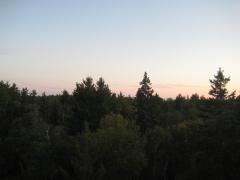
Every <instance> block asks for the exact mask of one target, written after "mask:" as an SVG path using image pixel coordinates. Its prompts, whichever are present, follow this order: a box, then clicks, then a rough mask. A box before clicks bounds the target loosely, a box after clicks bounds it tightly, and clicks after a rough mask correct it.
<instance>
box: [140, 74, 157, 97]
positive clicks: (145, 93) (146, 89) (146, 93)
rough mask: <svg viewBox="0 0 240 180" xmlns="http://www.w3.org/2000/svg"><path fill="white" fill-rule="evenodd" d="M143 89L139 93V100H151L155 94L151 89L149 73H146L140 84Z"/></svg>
mask: <svg viewBox="0 0 240 180" xmlns="http://www.w3.org/2000/svg"><path fill="white" fill-rule="evenodd" d="M139 84H140V85H141V87H140V88H139V89H138V91H137V98H139V97H145V98H149V97H151V96H152V94H153V89H152V87H151V85H152V84H151V81H150V79H149V77H148V75H147V72H144V76H143V80H142V81H141V82H140V83H139Z"/></svg>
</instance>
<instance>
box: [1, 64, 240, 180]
mask: <svg viewBox="0 0 240 180" xmlns="http://www.w3.org/2000/svg"><path fill="white" fill-rule="evenodd" d="M229 80H230V78H226V77H225V76H224V75H223V71H222V70H221V69H219V71H218V73H217V75H216V76H214V79H213V80H210V82H211V84H212V86H211V89H210V91H209V94H210V95H212V98H205V97H200V96H199V95H198V94H193V95H192V96H191V97H188V98H186V97H183V96H181V95H178V96H177V97H176V98H175V99H162V98H161V97H160V96H159V95H157V94H154V91H153V89H152V87H151V82H150V79H149V77H148V76H147V73H145V74H144V77H143V80H142V81H141V83H140V88H139V89H138V91H137V93H136V97H129V96H128V97H126V96H124V95H122V94H118V95H117V94H115V93H112V92H111V90H110V89H109V87H108V85H107V84H106V83H105V82H104V80H103V79H102V78H100V79H99V80H98V81H97V82H96V83H94V82H93V80H92V78H90V77H88V78H86V79H84V80H83V81H82V82H81V83H77V84H76V87H75V89H74V91H73V93H71V94H69V93H68V92H67V91H63V92H62V93H61V94H60V95H49V96H47V95H45V94H43V95H41V96H39V95H37V93H36V91H32V92H29V91H28V90H27V89H26V88H25V89H22V90H19V89H18V88H17V86H16V85H15V84H9V83H6V82H3V81H1V82H0V179H3V180H32V179H35V180H82V179H83V180H95V179H99V180H123V179H125V180H145V179H149V180H192V179H194V180H225V179H227V180H237V179H240V97H239V96H238V97H236V92H233V93H230V94H228V92H227V89H226V87H225V86H226V84H227V82H228V81H229Z"/></svg>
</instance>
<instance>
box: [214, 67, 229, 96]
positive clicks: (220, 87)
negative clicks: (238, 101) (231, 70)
mask: <svg viewBox="0 0 240 180" xmlns="http://www.w3.org/2000/svg"><path fill="white" fill-rule="evenodd" d="M223 72H224V71H223V70H222V69H221V68H219V70H218V72H217V75H214V79H210V80H209V81H210V83H211V90H210V91H209V95H211V96H213V97H214V98H215V99H218V100H224V99H226V98H227V94H228V91H227V89H226V85H227V83H228V82H229V81H230V77H225V76H224V74H223Z"/></svg>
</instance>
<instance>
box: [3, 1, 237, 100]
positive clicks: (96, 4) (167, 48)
mask: <svg viewBox="0 0 240 180" xmlns="http://www.w3.org/2000/svg"><path fill="white" fill-rule="evenodd" d="M219 67H222V69H224V72H225V75H226V76H231V82H230V83H229V85H228V88H229V90H234V89H237V90H238V91H237V92H238V93H239V90H240V1H239V0H84V1H83V0H1V1H0V80H4V81H9V82H10V83H13V82H15V83H16V84H17V85H18V86H19V87H28V88H29V89H36V90H37V91H38V92H39V93H41V92H43V91H46V92H47V93H48V94H52V93H54V94H55V93H61V91H62V90H63V89H67V90H68V91H70V92H71V91H72V89H73V88H74V87H75V83H76V82H81V81H82V79H83V78H85V77H87V76H91V77H93V79H94V80H97V79H98V78H99V77H100V76H101V77H103V78H104V79H105V81H106V82H107V83H108V84H109V86H110V88H111V89H112V90H113V91H114V92H116V93H119V92H120V91H121V92H123V93H124V94H126V95H128V94H130V95H135V93H136V91H137V88H138V87H139V82H140V81H141V79H142V77H143V73H144V71H147V72H148V74H149V76H150V79H151V81H152V85H153V88H154V90H155V92H157V93H158V94H159V95H160V96H161V97H164V98H167V97H175V96H176V95H177V94H179V93H181V94H183V95H191V94H192V93H195V92H197V93H199V94H200V95H202V94H203V95H207V93H208V90H209V85H210V84H209V79H210V78H212V77H213V75H214V74H216V71H217V70H218V68H219Z"/></svg>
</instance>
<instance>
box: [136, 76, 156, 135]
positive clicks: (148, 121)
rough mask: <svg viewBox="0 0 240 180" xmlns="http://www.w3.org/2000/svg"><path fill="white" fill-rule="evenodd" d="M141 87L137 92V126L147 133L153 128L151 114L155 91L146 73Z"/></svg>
mask: <svg viewBox="0 0 240 180" xmlns="http://www.w3.org/2000/svg"><path fill="white" fill-rule="evenodd" d="M140 85H141V87H140V88H139V89H138V91H137V96H136V102H137V124H138V125H139V126H140V128H141V132H142V133H145V132H146V130H147V129H148V128H151V127H152V126H153V123H152V114H151V101H150V99H151V97H152V96H153V89H152V87H151V81H150V79H149V77H148V75H147V73H146V72H145V73H144V76H143V80H142V81H141V82H140Z"/></svg>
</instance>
